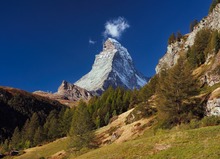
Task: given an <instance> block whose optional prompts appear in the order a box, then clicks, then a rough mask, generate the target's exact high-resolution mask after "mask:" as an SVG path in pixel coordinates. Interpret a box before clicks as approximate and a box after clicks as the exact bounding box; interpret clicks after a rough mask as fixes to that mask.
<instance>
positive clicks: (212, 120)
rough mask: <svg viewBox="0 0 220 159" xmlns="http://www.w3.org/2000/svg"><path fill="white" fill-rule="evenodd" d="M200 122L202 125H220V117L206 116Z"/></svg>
mask: <svg viewBox="0 0 220 159" xmlns="http://www.w3.org/2000/svg"><path fill="white" fill-rule="evenodd" d="M200 123H201V126H202V127H206V126H216V125H220V117H219V116H206V117H204V118H203V119H202V120H201V121H200Z"/></svg>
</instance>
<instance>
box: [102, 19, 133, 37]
mask: <svg viewBox="0 0 220 159" xmlns="http://www.w3.org/2000/svg"><path fill="white" fill-rule="evenodd" d="M129 27H130V25H129V24H128V22H127V21H126V19H125V18H123V17H118V18H117V19H113V20H109V21H107V22H106V23H105V31H104V37H108V36H111V37H113V38H116V39H120V37H121V35H122V33H123V32H124V31H125V30H126V29H128V28H129Z"/></svg>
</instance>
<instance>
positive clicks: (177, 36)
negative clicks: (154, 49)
mask: <svg viewBox="0 0 220 159" xmlns="http://www.w3.org/2000/svg"><path fill="white" fill-rule="evenodd" d="M182 37H183V35H182V34H181V33H180V31H178V32H177V34H176V40H177V41H179V42H180V41H181V39H182Z"/></svg>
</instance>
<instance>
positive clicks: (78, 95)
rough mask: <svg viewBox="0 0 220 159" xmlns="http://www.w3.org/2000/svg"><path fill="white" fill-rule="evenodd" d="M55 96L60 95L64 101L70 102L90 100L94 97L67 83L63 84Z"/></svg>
mask: <svg viewBox="0 0 220 159" xmlns="http://www.w3.org/2000/svg"><path fill="white" fill-rule="evenodd" d="M55 95H59V96H61V97H62V98H63V99H66V100H70V101H78V100H80V99H83V100H89V99H90V98H91V97H92V96H93V95H92V93H90V92H89V91H87V90H85V89H83V88H80V87H78V86H76V85H74V84H71V83H68V82H67V81H63V82H62V84H61V85H60V87H59V88H58V92H57V93H55Z"/></svg>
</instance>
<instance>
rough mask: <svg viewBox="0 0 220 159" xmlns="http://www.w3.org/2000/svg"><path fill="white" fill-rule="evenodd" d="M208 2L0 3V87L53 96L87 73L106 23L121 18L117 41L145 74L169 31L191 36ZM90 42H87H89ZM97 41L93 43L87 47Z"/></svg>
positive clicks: (162, 48)
mask: <svg viewBox="0 0 220 159" xmlns="http://www.w3.org/2000/svg"><path fill="white" fill-rule="evenodd" d="M210 3H211V0H184V1H177V0H167V1H164V0H157V1H155V0H108V1H107V0H1V1H0V57H1V62H0V85H2V86H10V87H15V88H20V89H23V90H27V91H30V92H32V91H35V90H43V91H53V92H55V91H56V90H57V88H58V87H59V85H60V84H61V82H62V80H64V79H65V80H67V81H69V82H71V83H74V82H75V81H77V80H78V79H79V78H80V77H82V76H83V75H85V74H86V73H87V72H89V71H90V70H91V67H92V64H93V62H94V59H95V55H96V54H98V53H99V52H100V51H101V50H102V43H103V40H104V39H105V38H106V36H104V35H103V34H104V32H105V25H106V23H107V22H109V21H112V20H114V19H117V18H118V17H123V18H124V20H126V24H128V25H129V27H127V29H126V30H125V31H124V32H123V33H122V34H121V36H120V37H118V38H119V39H118V41H119V42H120V43H121V44H122V45H123V46H125V47H126V48H127V49H128V51H129V53H130V54H131V56H132V58H133V61H134V63H135V66H136V68H137V69H138V70H139V71H140V72H142V73H143V74H144V75H146V76H153V75H154V74H155V66H156V65H157V63H158V60H159V59H160V58H161V57H162V56H163V55H164V53H165V52H166V47H167V39H168V37H169V35H170V34H171V33H172V32H177V31H180V32H182V33H183V34H186V33H188V32H189V24H190V22H191V21H193V20H194V19H198V20H201V19H202V18H203V17H204V16H206V15H207V13H208V8H209V6H210ZM89 40H90V43H89ZM92 41H95V43H94V44H91V42H92Z"/></svg>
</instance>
